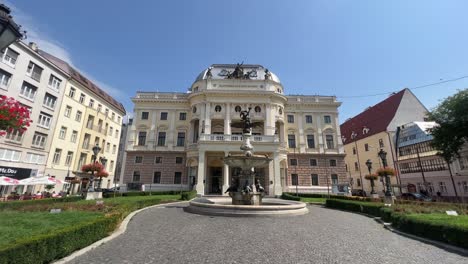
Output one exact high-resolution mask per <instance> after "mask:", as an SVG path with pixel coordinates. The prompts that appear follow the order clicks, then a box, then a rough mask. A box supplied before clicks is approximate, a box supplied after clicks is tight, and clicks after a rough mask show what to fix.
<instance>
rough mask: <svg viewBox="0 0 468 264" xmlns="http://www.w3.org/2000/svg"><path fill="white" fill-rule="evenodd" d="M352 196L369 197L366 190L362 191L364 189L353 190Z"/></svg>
mask: <svg viewBox="0 0 468 264" xmlns="http://www.w3.org/2000/svg"><path fill="white" fill-rule="evenodd" d="M351 195H352V196H361V197H367V194H366V192H365V191H364V190H362V189H353V190H351Z"/></svg>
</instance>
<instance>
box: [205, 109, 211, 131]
mask: <svg viewBox="0 0 468 264" xmlns="http://www.w3.org/2000/svg"><path fill="white" fill-rule="evenodd" d="M205 134H211V103H205Z"/></svg>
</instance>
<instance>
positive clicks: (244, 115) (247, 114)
mask: <svg viewBox="0 0 468 264" xmlns="http://www.w3.org/2000/svg"><path fill="white" fill-rule="evenodd" d="M251 109H252V107H249V110H248V111H246V110H244V111H241V112H240V118H241V120H242V121H243V122H244V130H243V132H244V133H250V129H251V128H252V123H251V121H250V110H251Z"/></svg>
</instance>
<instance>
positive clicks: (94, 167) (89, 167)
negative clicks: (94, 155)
mask: <svg viewBox="0 0 468 264" xmlns="http://www.w3.org/2000/svg"><path fill="white" fill-rule="evenodd" d="M103 170H104V166H102V164H101V163H98V162H95V163H90V164H85V165H83V166H81V171H83V172H93V171H94V172H100V171H103Z"/></svg>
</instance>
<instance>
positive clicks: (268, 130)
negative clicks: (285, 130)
mask: <svg viewBox="0 0 468 264" xmlns="http://www.w3.org/2000/svg"><path fill="white" fill-rule="evenodd" d="M270 111H271V107H270V105H269V104H267V105H266V107H265V123H263V134H264V135H265V136H268V135H274V133H275V132H274V131H273V134H271V113H270Z"/></svg>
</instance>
